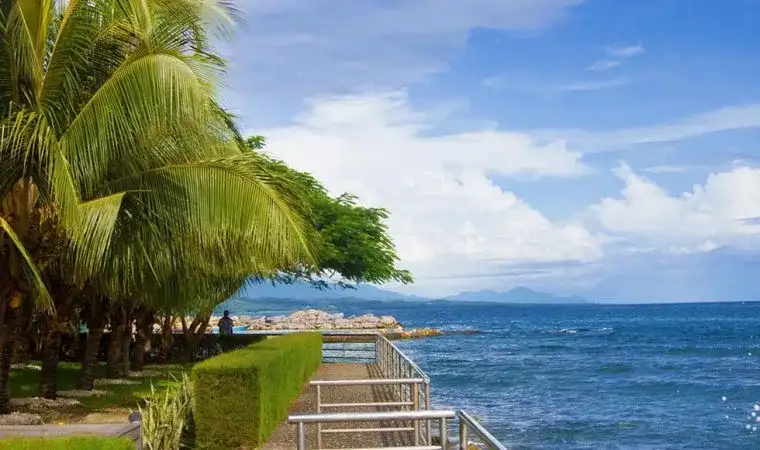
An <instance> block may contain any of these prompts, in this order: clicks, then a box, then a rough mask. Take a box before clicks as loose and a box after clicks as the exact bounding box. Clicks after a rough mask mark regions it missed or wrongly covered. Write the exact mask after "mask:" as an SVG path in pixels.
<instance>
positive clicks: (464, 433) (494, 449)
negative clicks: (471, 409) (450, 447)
mask: <svg viewBox="0 0 760 450" xmlns="http://www.w3.org/2000/svg"><path fill="white" fill-rule="evenodd" d="M457 417H458V418H459V450H468V448H467V446H468V445H469V444H470V443H469V442H468V439H467V438H468V434H469V433H468V432H469V431H470V430H472V431H474V432H475V434H476V435H477V436H478V437H479V438H480V439H482V440H483V443H484V444H485V445H487V446H488V448H489V449H491V450H507V447H505V446H504V445H503V444H502V443H501V442H499V441H498V440H497V439H496V438H495V437H493V435H492V434H491V433H489V432H488V430H486V429H485V427H484V426H483V425H481V424H480V422H478V421H477V420H475V419H474V418H473V417H472V416H470V415H469V414H467V413H466V412H464V411H457Z"/></svg>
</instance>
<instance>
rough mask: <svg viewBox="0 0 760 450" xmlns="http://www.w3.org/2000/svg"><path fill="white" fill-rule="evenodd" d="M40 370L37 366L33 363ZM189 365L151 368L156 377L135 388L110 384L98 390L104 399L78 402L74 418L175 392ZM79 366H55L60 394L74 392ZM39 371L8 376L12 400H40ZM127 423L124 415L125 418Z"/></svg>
mask: <svg viewBox="0 0 760 450" xmlns="http://www.w3.org/2000/svg"><path fill="white" fill-rule="evenodd" d="M34 365H37V366H39V363H34ZM190 367H191V366H190V365H189V364H185V365H178V366H155V367H151V369H150V370H151V371H152V372H156V374H155V376H151V377H139V378H133V380H134V381H137V382H138V384H130V385H126V384H124V385H122V384H113V385H107V386H98V387H97V389H103V390H106V391H107V392H108V393H107V394H106V395H104V396H92V397H84V398H80V399H78V400H79V401H81V402H82V406H81V407H80V410H79V411H77V414H81V415H82V416H84V415H86V414H87V413H89V412H93V411H99V410H103V409H113V408H120V409H123V408H130V409H134V408H137V405H138V404H139V403H140V402H143V401H144V400H145V399H146V398H149V397H150V395H151V387H154V388H155V390H156V391H157V392H162V391H163V390H166V389H176V385H177V379H178V378H180V377H181V375H182V374H183V373H185V372H188V373H189V371H190ZM80 370H81V365H80V364H79V363H63V362H62V363H59V364H58V388H59V389H61V390H68V389H75V388H76V383H77V379H78V377H79V371H80ZM41 373H42V372H41V371H40V370H33V369H26V368H22V369H14V370H13V371H12V372H11V376H10V378H11V396H12V397H14V398H22V397H39V395H40V392H39V386H40V376H41ZM105 374H106V367H105V364H99V365H98V366H96V368H95V375H96V377H97V378H103V377H105ZM124 420H126V415H125V417H124Z"/></svg>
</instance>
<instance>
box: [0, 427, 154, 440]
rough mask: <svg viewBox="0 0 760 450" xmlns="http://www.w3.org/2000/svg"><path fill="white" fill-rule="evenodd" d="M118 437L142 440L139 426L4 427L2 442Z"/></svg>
mask: <svg viewBox="0 0 760 450" xmlns="http://www.w3.org/2000/svg"><path fill="white" fill-rule="evenodd" d="M59 436H117V437H128V438H130V439H132V440H133V441H135V442H137V441H139V440H140V425H139V424H102V425H94V424H84V425H82V424H73V425H4V426H0V440H2V439H4V438H11V437H45V438H48V437H59Z"/></svg>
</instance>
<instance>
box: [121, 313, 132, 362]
mask: <svg viewBox="0 0 760 450" xmlns="http://www.w3.org/2000/svg"><path fill="white" fill-rule="evenodd" d="M132 323H133V320H132V316H131V315H129V314H127V321H126V323H125V325H124V332H123V333H122V335H121V336H119V338H120V339H121V355H120V356H121V367H120V370H119V374H120V375H121V376H127V375H128V374H129V363H130V359H129V346H130V344H131V343H132Z"/></svg>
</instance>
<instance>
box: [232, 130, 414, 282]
mask: <svg viewBox="0 0 760 450" xmlns="http://www.w3.org/2000/svg"><path fill="white" fill-rule="evenodd" d="M246 144H247V146H248V148H249V149H251V150H252V151H261V150H262V149H263V148H264V147H265V145H266V138H265V137H263V136H252V137H249V138H248V139H247V140H246ZM265 157H266V158H267V163H268V164H269V166H270V170H271V171H272V172H274V173H276V174H278V175H280V176H282V177H283V178H285V179H287V180H289V181H290V182H291V184H292V185H293V186H294V188H295V189H296V191H297V192H298V193H299V194H300V195H301V196H303V198H304V199H305V202H304V205H303V206H302V210H301V213H302V214H303V215H304V216H306V217H308V218H309V220H310V221H311V222H312V224H313V225H314V228H315V229H316V230H317V232H318V233H319V244H320V251H319V260H318V263H317V264H316V265H301V266H299V267H298V268H297V269H290V270H284V271H282V272H281V273H280V274H279V275H278V277H277V279H278V280H279V281H284V282H293V281H296V280H300V281H308V282H310V283H312V284H313V285H314V286H315V287H318V288H325V287H328V286H330V285H331V284H334V285H338V286H340V287H349V288H350V287H352V286H353V285H354V284H356V283H374V284H382V283H386V282H389V281H396V282H400V283H404V284H407V283H411V282H413V278H412V275H411V274H410V273H409V271H407V270H403V269H399V268H398V267H397V263H398V260H399V258H398V255H397V252H396V248H395V246H394V243H393V240H392V239H391V237H390V235H389V233H388V227H387V225H386V220H387V219H388V217H389V213H388V211H387V210H385V209H383V208H371V207H365V206H362V205H360V204H359V203H358V201H357V198H356V196H354V195H351V194H347V193H344V194H342V195H339V196H338V197H331V196H330V195H329V193H328V192H327V190H326V189H325V188H324V186H322V184H321V183H320V182H319V181H318V180H317V179H316V178H314V177H313V176H312V175H311V174H309V173H305V172H299V171H297V170H293V169H291V168H290V167H288V166H287V165H286V164H285V163H283V162H282V161H279V160H277V159H275V158H273V157H271V156H266V155H265Z"/></svg>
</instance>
